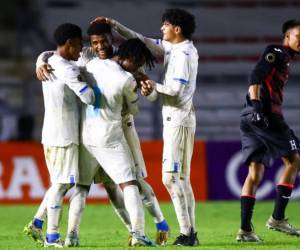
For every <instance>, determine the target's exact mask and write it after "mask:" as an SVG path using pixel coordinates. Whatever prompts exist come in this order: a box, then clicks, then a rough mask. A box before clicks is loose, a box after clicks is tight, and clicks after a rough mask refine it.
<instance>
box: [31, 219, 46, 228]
mask: <svg viewBox="0 0 300 250" xmlns="http://www.w3.org/2000/svg"><path fill="white" fill-rule="evenodd" d="M43 223H44V221H43V220H40V219H37V218H34V219H33V222H32V224H33V225H34V226H35V227H37V228H40V229H42V228H43Z"/></svg>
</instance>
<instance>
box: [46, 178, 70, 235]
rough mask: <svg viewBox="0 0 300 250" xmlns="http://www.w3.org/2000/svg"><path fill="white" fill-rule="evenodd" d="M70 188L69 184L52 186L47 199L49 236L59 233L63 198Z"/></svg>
mask: <svg viewBox="0 0 300 250" xmlns="http://www.w3.org/2000/svg"><path fill="white" fill-rule="evenodd" d="M69 188H70V185H69V184H52V186H51V187H50V189H49V191H48V199H47V216H48V224H47V234H53V233H59V223H60V219H61V212H62V203H63V197H64V195H65V194H66V192H67V191H68V189H69Z"/></svg>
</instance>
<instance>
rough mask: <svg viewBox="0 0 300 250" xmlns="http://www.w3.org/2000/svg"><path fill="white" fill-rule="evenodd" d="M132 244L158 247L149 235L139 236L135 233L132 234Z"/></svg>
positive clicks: (133, 245) (134, 245)
mask: <svg viewBox="0 0 300 250" xmlns="http://www.w3.org/2000/svg"><path fill="white" fill-rule="evenodd" d="M130 246H132V247H139V246H148V247H157V244H156V243H155V242H154V241H152V240H150V239H149V238H148V237H147V236H145V235H144V236H139V235H137V234H135V233H133V234H132V238H131V243H130Z"/></svg>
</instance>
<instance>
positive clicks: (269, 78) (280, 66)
mask: <svg viewBox="0 0 300 250" xmlns="http://www.w3.org/2000/svg"><path fill="white" fill-rule="evenodd" d="M294 55H295V53H294V52H293V51H292V50H291V49H290V48H288V47H285V46H283V45H269V46H267V48H266V49H265V51H264V53H263V55H262V56H261V58H260V59H259V61H258V63H257V64H256V66H255V68H254V70H253V71H252V73H251V75H250V77H249V84H259V85H260V86H261V96H260V99H261V101H262V106H263V112H264V113H265V114H269V113H275V114H279V115H282V102H283V89H284V86H285V84H286V82H287V79H288V76H289V66H290V62H291V61H292V59H293V57H294ZM250 109H251V102H250V99H249V94H248V95H247V101H246V105H245V109H244V112H246V113H247V110H248V111H249V110H250Z"/></svg>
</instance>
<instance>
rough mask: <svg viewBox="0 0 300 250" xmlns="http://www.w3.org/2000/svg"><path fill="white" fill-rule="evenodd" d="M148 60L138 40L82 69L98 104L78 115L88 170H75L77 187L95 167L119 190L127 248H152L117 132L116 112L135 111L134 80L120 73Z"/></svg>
mask: <svg viewBox="0 0 300 250" xmlns="http://www.w3.org/2000/svg"><path fill="white" fill-rule="evenodd" d="M153 61H154V57H153V56H152V54H151V52H150V50H149V49H148V48H147V47H146V46H145V44H144V43H143V42H142V41H140V40H139V39H131V40H128V41H126V42H124V43H123V44H121V45H120V47H119V49H118V51H117V52H116V55H115V56H113V57H112V59H111V60H109V59H107V60H101V59H100V58H94V59H92V60H91V61H90V62H88V63H87V65H86V70H87V73H88V74H87V77H88V78H90V77H91V79H93V80H92V81H93V82H94V83H96V84H97V87H98V88H99V89H100V91H101V99H100V105H99V107H100V108H99V109H94V108H93V107H92V106H90V105H89V106H87V107H86V109H85V112H83V116H82V125H81V128H82V132H81V136H82V145H83V149H84V150H85V159H84V162H85V163H88V166H89V168H86V169H83V168H81V169H80V170H81V171H82V172H80V175H79V176H80V181H79V183H80V184H81V185H86V186H89V185H91V184H92V182H93V180H94V177H95V173H97V172H98V169H99V165H100V166H101V167H102V168H103V170H104V171H105V172H106V173H107V174H108V175H109V176H110V178H111V179H112V180H113V181H114V182H115V183H116V184H118V185H119V186H120V187H121V188H122V190H123V194H124V203H125V207H126V210H127V211H128V214H129V218H130V223H131V226H132V239H131V243H130V245H131V246H140V245H144V246H156V244H155V243H154V242H152V241H151V240H149V239H148V238H147V237H146V236H145V233H144V223H145V222H144V211H143V205H142V200H141V197H140V194H139V189H138V182H137V181H136V173H135V169H134V160H133V157H132V153H131V151H130V149H129V146H128V143H127V141H126V139H125V136H124V131H123V128H122V113H124V112H125V113H127V112H128V113H130V114H133V115H134V114H136V113H137V112H138V105H137V101H138V97H137V94H136V92H135V91H136V87H137V85H136V81H135V80H134V78H133V76H132V74H130V73H128V72H126V71H125V70H127V71H133V72H135V71H136V70H137V69H138V68H139V67H141V66H142V65H144V64H145V63H146V65H148V66H152V65H153ZM124 107H126V109H125V110H124ZM82 156H84V154H82ZM97 163H98V164H97Z"/></svg>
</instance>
